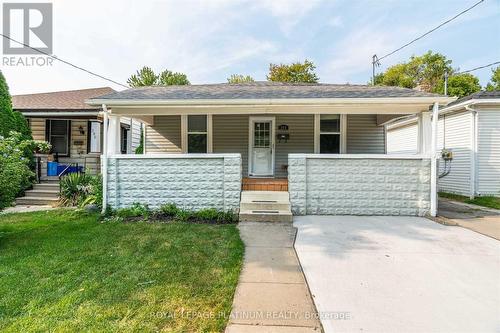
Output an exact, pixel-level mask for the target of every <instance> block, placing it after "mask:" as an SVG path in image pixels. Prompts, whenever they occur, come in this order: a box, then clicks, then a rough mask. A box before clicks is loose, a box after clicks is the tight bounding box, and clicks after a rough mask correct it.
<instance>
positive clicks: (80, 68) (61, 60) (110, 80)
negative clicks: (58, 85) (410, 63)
mask: <svg viewBox="0 0 500 333" xmlns="http://www.w3.org/2000/svg"><path fill="white" fill-rule="evenodd" d="M0 35H1V36H3V37H4V38H7V39H9V40H11V41H13V42H15V43H18V44H20V45H23V46H25V47H28V48H30V49H32V50H34V51H36V52H38V53H41V54H44V55H46V56H47V57H50V58H52V59H54V60H58V61H60V62H62V63H65V64H66V65H69V66H71V67H74V68H76V69H79V70H81V71H84V72H86V73H88V74H90V75H93V76H96V77H98V78H100V79H103V80H106V81H109V82H112V83H114V84H116V85H119V86H121V87H124V88H130V87H129V86H126V85H124V84H122V83H120V82H116V81H115V80H112V79H109V78H107V77H105V76H102V75H100V74H97V73H94V72H92V71H90V70H88V69H85V68H83V67H80V66H77V65H75V64H72V63H71V62H69V61H66V60H63V59H60V58H58V57H55V56H53V55H51V54H48V53H47V52H45V51H42V50H39V49H37V48H35V47H31V46H29V45H27V44H25V43H23V42H20V41H17V40H15V39H13V38H10V37H9V36H6V35H4V34H0Z"/></svg>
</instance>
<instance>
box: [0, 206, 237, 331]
mask: <svg viewBox="0 0 500 333" xmlns="http://www.w3.org/2000/svg"><path fill="white" fill-rule="evenodd" d="M243 251H244V247H243V243H242V241H241V239H240V237H239V233H238V230H237V228H236V226H235V225H207V224H187V223H168V224H166V223H147V222H135V223H121V222H104V223H100V222H99V221H98V215H97V214H88V213H82V212H78V211H72V210H55V211H49V212H36V213H23V214H6V215H1V216H0V295H1V296H0V331H11V332H29V331H106V332H110V331H115V332H118V331H119V332H123V331H165V332H220V331H222V330H223V329H224V327H225V325H226V322H227V319H228V318H227V316H228V315H229V313H230V310H231V304H232V299H233V295H234V291H235V288H236V284H237V282H238V276H239V273H240V269H241V265H242V257H243Z"/></svg>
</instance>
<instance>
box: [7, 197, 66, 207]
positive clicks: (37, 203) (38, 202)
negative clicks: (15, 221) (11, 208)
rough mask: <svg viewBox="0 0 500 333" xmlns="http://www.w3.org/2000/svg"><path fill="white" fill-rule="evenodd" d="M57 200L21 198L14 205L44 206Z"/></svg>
mask: <svg viewBox="0 0 500 333" xmlns="http://www.w3.org/2000/svg"><path fill="white" fill-rule="evenodd" d="M57 201H58V198H55V199H54V198H41V197H22V198H17V199H16V205H26V206H45V205H52V204H55V203H57Z"/></svg>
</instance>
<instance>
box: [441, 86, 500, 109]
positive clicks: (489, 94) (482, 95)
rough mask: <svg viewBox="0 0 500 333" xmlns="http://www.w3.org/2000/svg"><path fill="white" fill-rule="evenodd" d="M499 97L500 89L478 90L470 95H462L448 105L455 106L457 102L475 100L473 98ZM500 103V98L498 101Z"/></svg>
mask: <svg viewBox="0 0 500 333" xmlns="http://www.w3.org/2000/svg"><path fill="white" fill-rule="evenodd" d="M494 98H498V99H500V90H494V91H478V92H477V93H473V94H471V95H469V96H465V97H462V98H460V99H457V100H456V101H454V102H451V103H450V104H448V105H447V107H448V106H453V105H456V104H460V103H463V102H465V101H469V100H473V99H494ZM498 102H499V103H500V100H499V101H498Z"/></svg>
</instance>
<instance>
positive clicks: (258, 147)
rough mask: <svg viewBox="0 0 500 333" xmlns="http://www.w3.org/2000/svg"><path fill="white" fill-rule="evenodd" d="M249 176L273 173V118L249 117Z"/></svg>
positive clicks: (270, 174)
mask: <svg viewBox="0 0 500 333" xmlns="http://www.w3.org/2000/svg"><path fill="white" fill-rule="evenodd" d="M249 161H250V165H249V170H250V172H249V173H250V176H273V175H274V119H273V118H269V117H267V118H250V156H249Z"/></svg>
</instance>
